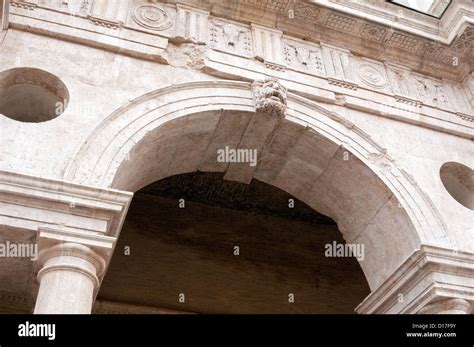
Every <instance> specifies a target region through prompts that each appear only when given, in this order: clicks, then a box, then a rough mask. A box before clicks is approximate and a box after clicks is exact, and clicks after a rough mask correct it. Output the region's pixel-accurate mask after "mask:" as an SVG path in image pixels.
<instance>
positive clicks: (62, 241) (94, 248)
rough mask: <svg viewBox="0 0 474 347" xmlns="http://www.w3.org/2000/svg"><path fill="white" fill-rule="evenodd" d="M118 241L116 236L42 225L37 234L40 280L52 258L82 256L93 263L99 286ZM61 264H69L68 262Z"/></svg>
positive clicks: (81, 257)
mask: <svg viewBox="0 0 474 347" xmlns="http://www.w3.org/2000/svg"><path fill="white" fill-rule="evenodd" d="M116 241H117V238H116V237H110V236H105V235H97V234H92V233H86V232H77V231H68V230H61V229H53V228H43V227H40V228H39V231H38V236H37V242H38V250H39V255H38V261H37V267H38V268H41V270H39V272H38V280H40V276H41V273H42V272H44V271H45V268H44V266H45V264H47V263H48V262H49V260H50V259H52V258H57V257H61V256H62V257H66V258H67V257H69V258H80V259H83V260H85V261H87V262H88V263H90V264H93V266H94V267H95V276H97V281H98V283H97V286H98V285H99V284H100V282H101V279H102V277H103V275H104V273H105V269H106V267H107V265H108V263H109V262H110V259H111V257H112V253H113V249H114V246H115V243H116ZM56 265H58V264H56ZM70 265H71V266H75V265H74V264H70ZM60 266H68V264H63V265H60Z"/></svg>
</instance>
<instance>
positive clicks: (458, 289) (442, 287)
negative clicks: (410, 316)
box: [356, 245, 474, 313]
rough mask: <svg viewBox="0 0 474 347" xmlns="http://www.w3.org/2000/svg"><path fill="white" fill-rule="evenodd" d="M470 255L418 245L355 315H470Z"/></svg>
mask: <svg viewBox="0 0 474 347" xmlns="http://www.w3.org/2000/svg"><path fill="white" fill-rule="evenodd" d="M473 302H474V254H473V253H470V252H464V251H460V250H456V249H448V248H444V247H439V246H434V245H421V247H420V249H418V250H416V251H415V252H414V253H413V254H412V255H411V256H410V257H409V258H408V259H407V260H406V261H405V262H404V263H403V264H402V265H401V266H400V267H399V268H398V269H397V270H396V271H395V272H394V273H393V274H392V275H391V276H390V277H389V278H388V279H387V280H386V281H385V282H384V283H383V284H382V285H381V286H380V287H379V288H377V289H375V290H374V291H373V292H372V293H371V294H370V295H369V296H368V297H367V298H365V300H364V301H363V302H362V303H361V304H360V305H359V306H357V308H356V311H357V312H358V313H434V312H438V313H450V312H457V313H463V312H464V311H465V312H466V313H471V310H472V303H473Z"/></svg>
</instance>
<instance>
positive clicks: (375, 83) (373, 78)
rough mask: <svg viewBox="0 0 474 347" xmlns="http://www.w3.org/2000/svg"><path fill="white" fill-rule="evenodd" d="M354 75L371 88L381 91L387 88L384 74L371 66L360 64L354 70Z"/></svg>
mask: <svg viewBox="0 0 474 347" xmlns="http://www.w3.org/2000/svg"><path fill="white" fill-rule="evenodd" d="M356 73H357V76H358V77H359V78H360V80H361V81H362V82H364V83H366V84H368V85H369V86H371V87H373V88H376V89H381V88H385V87H387V85H388V81H387V78H386V77H385V74H384V73H383V72H382V71H381V70H379V69H378V68H376V67H375V66H373V65H371V64H367V63H363V64H360V65H359V67H358V68H357V70H356Z"/></svg>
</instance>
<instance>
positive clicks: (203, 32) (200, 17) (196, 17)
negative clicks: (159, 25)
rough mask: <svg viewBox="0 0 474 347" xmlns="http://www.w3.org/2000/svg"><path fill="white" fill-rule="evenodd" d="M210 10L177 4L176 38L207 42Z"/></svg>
mask: <svg viewBox="0 0 474 347" xmlns="http://www.w3.org/2000/svg"><path fill="white" fill-rule="evenodd" d="M208 22H209V12H206V11H198V10H195V9H190V8H188V7H185V6H182V5H180V4H178V5H177V13H176V24H175V27H176V31H175V40H176V39H178V40H182V41H190V42H193V43H206V39H207V27H208Z"/></svg>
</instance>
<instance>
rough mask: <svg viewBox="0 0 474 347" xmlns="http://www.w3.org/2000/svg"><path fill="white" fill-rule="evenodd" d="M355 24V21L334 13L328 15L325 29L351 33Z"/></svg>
mask: <svg viewBox="0 0 474 347" xmlns="http://www.w3.org/2000/svg"><path fill="white" fill-rule="evenodd" d="M355 24H356V20H355V19H353V18H351V17H346V16H343V15H340V14H338V13H334V12H331V13H329V15H328V17H327V19H326V23H325V25H326V26H327V27H330V28H334V29H337V30H341V31H345V32H352V31H353V29H354V25H355Z"/></svg>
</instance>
